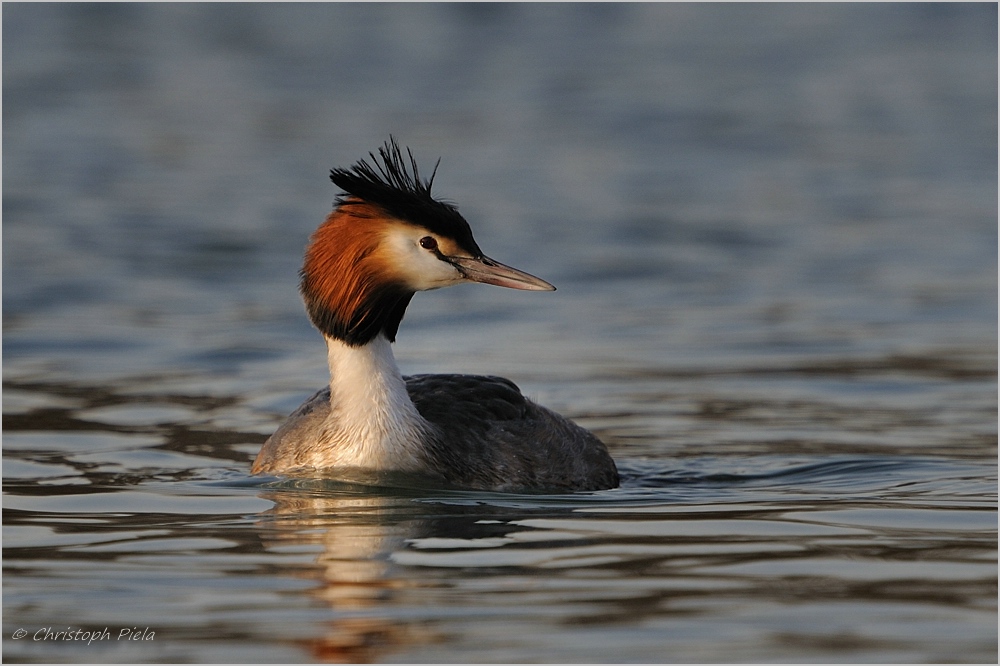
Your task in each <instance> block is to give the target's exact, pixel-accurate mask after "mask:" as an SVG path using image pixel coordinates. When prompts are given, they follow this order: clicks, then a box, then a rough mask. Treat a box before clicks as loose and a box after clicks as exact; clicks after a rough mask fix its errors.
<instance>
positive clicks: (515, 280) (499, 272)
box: [446, 257, 556, 291]
mask: <svg viewBox="0 0 1000 666" xmlns="http://www.w3.org/2000/svg"><path fill="white" fill-rule="evenodd" d="M446 259H447V261H448V262H450V263H451V264H452V265H453V266H454V267H455V268H457V269H458V270H459V272H460V273H461V274H462V276H463V277H465V279H466V280H471V281H472V282H482V283H483V284H492V285H496V286H498V287H508V288H509V289H525V290H527V291H555V289H556V288H555V287H553V286H552V285H551V284H549V283H548V282H546V281H545V280H542V279H541V278H536V277H535V276H534V275H529V274H528V273H525V272H524V271H519V270H517V269H516V268H511V267H510V266H505V265H504V264H501V263H500V262H499V261H494V260H493V259H490V258H489V257H447V258H446Z"/></svg>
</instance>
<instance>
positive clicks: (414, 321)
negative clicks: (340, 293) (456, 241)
mask: <svg viewBox="0 0 1000 666" xmlns="http://www.w3.org/2000/svg"><path fill="white" fill-rule="evenodd" d="M3 19H4V21H3V31H4V34H3V38H4V39H3V44H4V45H3V49H4V54H3V55H4V59H3V62H4V64H3V67H4V164H3V166H4V170H3V178H4V196H3V206H4V208H3V248H4V249H3V278H4V283H3V284H4V288H3V315H4V319H3V325H4V328H3V360H4V367H3V375H4V376H3V380H4V384H3V414H4V419H3V491H4V496H3V548H4V579H3V580H4V582H3V587H4V594H3V606H4V624H3V651H4V658H5V660H7V661H11V662H32V661H44V662H101V661H115V662H131V661H138V662H145V661H162V662H274V661H290V662H309V661H331V662H372V661H402V662H407V661H409V662H530V661H542V662H570V661H572V662H604V661H609V662H725V661H744V662H745V661H763V662H928V661H929V662H943V661H948V662H992V661H993V660H994V659H995V658H996V647H997V629H996V627H997V613H996V608H997V606H996V601H997V559H996V556H997V514H996V492H997V464H996V455H997V449H996V443H997V379H996V371H997V356H996V349H997V347H996V340H997V328H996V321H997V260H996V248H997V225H996V219H997V208H996V202H997V189H996V187H997V186H996V183H997V169H996V154H997V152H996V150H997V133H996V132H997V130H996V128H997V107H996V98H997V89H996V81H997V65H996V52H997V51H996V49H997V43H996V31H995V26H996V21H997V17H996V7H995V6H992V5H946V6H943V5H885V6H882V5H880V6H854V5H843V6H819V7H812V6H794V5H793V6H738V7H736V6H714V5H712V6H685V5H680V6H674V5H655V4H652V5H646V4H643V5H586V6H575V5H540V6H534V5H517V6H512V5H475V6H471V5H440V6H400V5H375V6H371V5H331V6H326V5H319V6H316V5H307V6H292V7H284V6H282V7H277V6H266V5H254V6H239V5H235V6H230V5H217V6H211V5H210V6H200V5H197V6H196V5H41V6H36V5H5V6H4V9H3ZM390 132H391V133H393V134H395V135H396V136H397V137H398V138H399V139H400V140H401V141H402V142H403V143H404V144H407V145H410V146H411V147H412V148H413V149H414V152H415V154H416V156H417V158H418V159H419V160H420V161H421V163H426V164H427V168H428V169H429V168H430V166H431V165H433V162H434V161H435V160H436V159H437V158H438V157H439V156H440V157H441V158H442V162H441V166H440V168H439V171H438V175H437V178H436V181H435V189H436V190H437V192H438V194H439V195H440V196H442V197H446V198H448V199H450V200H452V201H455V202H457V203H458V205H459V207H460V209H461V210H462V212H463V213H464V214H465V216H466V217H467V218H468V219H469V220H470V223H471V224H472V226H473V229H474V230H475V233H476V238H477V241H478V242H479V244H480V245H481V246H482V247H483V249H484V251H485V252H487V253H488V254H489V255H490V256H494V257H496V258H497V259H499V260H501V261H504V262H505V263H510V264H512V265H514V266H518V267H519V268H523V269H525V270H527V271H529V272H531V273H534V274H537V275H539V276H541V277H543V278H545V279H547V280H550V281H551V282H553V283H554V284H556V285H557V286H558V288H559V290H558V291H557V292H555V293H551V294H529V293H523V292H520V293H519V292H512V291H507V290H501V289H495V288H489V287H485V286H481V285H469V286H462V287H456V288H454V289H449V290H444V291H440V292H432V293H425V294H419V295H417V296H416V297H415V298H414V301H413V303H412V305H411V307H410V310H409V312H408V314H407V317H406V319H405V320H404V322H403V325H402V327H401V329H400V335H399V342H398V344H397V345H396V354H397V358H398V360H399V363H400V366H401V367H402V369H403V370H404V372H406V373H419V372H478V373H490V374H501V375H504V376H508V377H510V378H512V379H513V380H515V381H516V382H517V383H518V384H519V385H520V386H521V387H522V389H523V390H524V391H525V392H526V393H527V394H529V395H530V396H532V397H533V398H535V399H537V400H539V401H540V402H542V403H544V404H546V405H548V406H550V407H552V408H554V409H556V410H558V411H560V412H562V413H564V414H566V415H568V416H570V417H572V418H574V419H576V420H577V421H578V422H580V423H581V424H583V425H585V426H587V427H588V428H591V429H592V430H594V431H595V432H596V433H597V434H598V435H599V436H600V437H601V438H602V439H603V440H604V441H605V442H606V443H607V444H608V446H609V449H610V450H611V452H612V454H613V455H614V457H615V458H616V460H617V461H618V462H619V466H620V468H621V470H622V475H623V483H622V487H621V488H619V489H615V490H609V491H602V492H594V493H577V494H570V495H554V496H549V495H517V494H498V493H482V492H467V491H455V490H445V489H440V488H434V487H428V486H421V485H419V484H417V485H414V484H402V485H395V486H387V485H378V484H374V483H371V480H370V479H364V478H355V479H340V480H330V479H327V480H309V481H303V480H299V481H289V480H282V479H276V478H271V477H267V478H253V477H249V476H248V469H249V464H250V461H251V460H252V459H253V457H254V455H255V454H256V452H257V450H258V448H259V446H260V444H261V443H262V442H263V441H264V439H265V438H266V437H267V435H268V434H270V433H271V432H272V431H273V430H274V428H275V427H276V426H277V425H278V424H279V423H280V422H281V421H282V419H283V418H284V416H285V415H286V414H287V413H288V412H290V411H291V410H292V409H294V408H295V407H296V406H297V405H298V404H299V402H300V401H301V400H302V399H304V398H305V397H306V396H308V395H309V394H310V393H311V392H312V391H313V390H315V389H316V388H318V387H319V386H321V385H322V383H323V382H324V380H325V373H326V371H325V368H324V355H323V348H322V342H321V340H320V338H319V336H318V334H316V332H315V331H313V330H312V329H311V328H310V326H309V324H308V321H307V320H306V318H305V315H304V312H303V309H302V305H301V303H300V301H299V299H298V295H297V293H296V281H297V275H296V273H297V270H298V267H299V262H300V260H301V251H302V247H303V245H304V243H305V241H306V239H307V237H308V235H309V233H310V232H311V231H312V229H313V228H314V227H315V226H316V225H317V224H318V223H319V221H320V220H321V219H322V218H323V216H324V215H325V214H326V213H327V212H328V211H329V208H330V204H331V202H332V200H333V198H334V196H335V195H336V191H335V190H334V189H333V188H332V187H331V186H330V184H329V182H328V181H326V173H327V171H328V169H330V168H331V167H335V166H345V165H349V164H350V163H352V162H353V161H355V160H356V159H358V158H360V157H363V156H364V155H366V154H367V152H368V151H370V150H374V149H375V148H377V147H378V146H379V145H380V144H381V143H382V141H384V140H385V139H386V138H387V137H388V135H389V133H390ZM105 629H108V637H104V635H103V633H102V632H103V630H105ZM123 629H125V630H130V631H131V632H132V633H130V634H129V635H128V636H126V637H122V638H120V635H121V631H122V630H123ZM19 630H24V632H25V635H24V636H23V637H20V636H21V634H20V633H19ZM39 630H43V631H41V632H40V633H39ZM44 630H49V631H51V632H52V633H53V634H54V633H55V632H58V631H71V632H87V633H88V635H90V636H92V637H93V636H98V637H99V638H97V639H95V640H91V641H90V642H86V641H82V640H79V639H78V640H75V641H73V640H57V639H55V638H51V639H46V638H45V635H46V631H44ZM79 635H80V634H77V636H79ZM135 637H138V639H139V640H126V639H127V638H135ZM144 638H145V640H143V639H144Z"/></svg>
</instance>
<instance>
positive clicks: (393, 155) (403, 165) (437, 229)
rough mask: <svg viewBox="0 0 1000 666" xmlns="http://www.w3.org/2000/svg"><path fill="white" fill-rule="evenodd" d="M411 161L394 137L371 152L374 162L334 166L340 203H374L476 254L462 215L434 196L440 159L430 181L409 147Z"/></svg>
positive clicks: (397, 216) (398, 217)
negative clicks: (425, 178)
mask: <svg viewBox="0 0 1000 666" xmlns="http://www.w3.org/2000/svg"><path fill="white" fill-rule="evenodd" d="M406 154H407V157H409V164H407V160H404V158H403V153H402V151H401V150H400V148H399V144H398V143H396V139H395V138H393V137H392V136H390V137H389V140H388V141H386V142H385V144H384V145H383V146H382V147H381V148H379V149H378V156H376V155H375V154H374V153H368V155H369V156H370V157H371V160H372V161H371V163H369V162H367V161H365V160H363V159H362V160H358V161H357V162H356V163H355V164H354V165H353V166H352V167H351V168H350V169H343V168H338V169H332V170H331V171H330V180H332V181H333V184H334V185H336V186H337V187H339V188H340V189H341V190H343V191H344V194H343V195H341V196H340V197H339V198H338V199H337V205H338V206H350V205H351V204H352V203H354V202H353V201H352V199H360V200H361V201H363V202H365V203H368V204H374V205H376V206H378V207H380V208H382V209H383V210H385V211H386V212H387V213H389V214H390V215H392V216H393V217H395V218H397V219H399V220H401V221H402V222H407V223H409V224H415V225H418V226H422V227H424V228H426V229H427V230H429V231H432V232H434V233H436V234H439V235H441V236H446V237H448V238H451V239H453V240H455V241H456V242H457V243H458V244H459V245H460V246H462V247H463V248H465V249H466V250H467V251H468V252H469V253H471V254H472V255H473V256H481V255H482V251H481V250H480V249H479V246H478V245H477V244H476V241H475V239H474V238H473V237H472V230H471V229H470V228H469V223H468V222H466V220H465V218H464V217H462V214H461V213H459V212H458V209H457V208H455V206H453V205H452V204H450V203H447V202H445V201H441V200H438V199H435V198H434V197H433V196H431V185H432V183H433V182H434V176H435V175H436V174H437V168H438V164H440V163H441V160H440V159H439V160H438V162H437V164H435V165H434V171H432V172H431V177H430V178H429V179H427V180H421V179H420V170H419V169H418V167H417V161H416V159H414V157H413V153H412V152H411V151H410V149H409V148H407V149H406Z"/></svg>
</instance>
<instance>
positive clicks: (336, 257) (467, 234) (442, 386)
mask: <svg viewBox="0 0 1000 666" xmlns="http://www.w3.org/2000/svg"><path fill="white" fill-rule="evenodd" d="M371 157H372V160H373V162H374V166H372V165H371V164H369V163H367V162H365V161H359V162H358V163H356V164H355V165H354V166H353V167H352V168H351V169H349V170H347V169H335V170H333V171H332V172H331V179H332V180H333V182H334V184H336V185H337V186H338V187H340V188H341V189H342V190H343V191H344V193H345V194H343V195H342V196H341V197H340V198H339V199H338V201H337V205H336V208H335V210H334V211H333V213H331V214H330V216H329V217H328V218H327V219H326V221H325V222H324V223H323V224H322V225H321V226H320V227H319V229H317V231H316V233H315V234H313V237H312V239H311V240H310V243H309V246H308V247H307V249H306V257H305V262H304V265H303V268H302V272H301V277H302V281H301V285H300V287H301V292H302V295H303V299H304V300H305V303H306V309H307V311H308V313H309V316H310V318H311V320H312V322H313V324H314V325H315V326H316V327H317V328H318V329H319V330H320V332H321V333H323V336H324V338H325V339H326V345H327V363H328V366H329V369H330V385H329V386H328V387H327V388H324V389H323V390H321V391H319V392H317V393H316V394H315V395H313V396H312V397H311V398H309V399H308V400H307V401H306V402H305V403H303V404H302V406H301V407H299V408H298V409H297V410H296V411H295V412H294V413H292V415H291V416H290V417H289V418H288V420H287V421H286V422H285V423H284V424H283V425H282V426H281V427H279V428H278V430H277V431H276V432H275V433H274V434H273V435H272V436H271V437H270V438H269V439H268V440H267V441H266V442H265V443H264V446H263V447H262V448H261V450H260V453H259V454H258V455H257V459H256V460H255V461H254V464H253V468H252V472H253V473H254V474H259V473H270V474H283V475H294V476H302V475H310V476H315V475H322V474H323V473H324V471H328V470H337V469H339V470H346V469H351V468H355V469H363V470H371V471H386V472H391V471H398V472H407V473H413V474H418V475H422V476H426V477H429V478H432V479H435V480H438V481H440V482H442V483H445V484H447V485H451V486H456V487H461V488H469V489H482V490H501V491H569V490H599V489H605V488H614V487H616V486H617V485H618V471H617V468H616V467H615V463H614V461H613V460H612V458H611V456H610V455H609V454H608V451H607V449H606V448H605V446H604V444H603V443H602V442H601V441H600V440H599V439H598V438H597V437H596V436H594V435H593V434H592V433H590V432H589V431H587V430H586V429H584V428H582V427H580V426H578V425H577V424H575V423H573V422H572V421H570V420H569V419H566V418H564V417H562V416H560V415H559V414H556V413H555V412H552V411H550V410H548V409H546V408H545V407H542V406H541V405H538V404H536V403H534V402H532V401H530V400H528V399H527V398H525V397H524V396H523V395H522V394H521V392H520V390H519V389H518V388H517V386H516V385H515V384H514V383H513V382H511V381H509V380H507V379H503V378H500V377H487V376H477V375H454V374H449V375H416V376H412V377H403V376H402V375H401V373H400V372H399V368H398V367H397V366H396V362H395V359H394V357H393V354H392V347H391V343H392V342H393V341H394V340H395V336H396V332H397V330H398V328H399V323H400V321H401V320H402V318H403V314H404V313H405V310H406V307H407V305H408V304H409V302H410V299H411V298H412V296H413V295H414V293H415V292H417V291H425V290H429V289H437V288H440V287H446V286H450V285H453V284H459V283H461V282H469V281H472V282H482V283H485V284H493V285H497V286H503V287H509V288H514V289H525V290H532V291H551V290H553V289H555V287H553V286H552V285H550V284H549V283H548V282H545V281H544V280H541V279H539V278H536V277H534V276H532V275H529V274H527V273H524V272H523V271H519V270H517V269H514V268H511V267H509V266H505V265H503V264H501V263H499V262H496V261H494V260H492V259H490V258H488V257H486V256H485V255H484V254H483V253H482V251H481V250H480V249H479V246H478V245H477V244H476V242H475V240H474V239H473V237H472V231H471V229H470V228H469V225H468V222H466V221H465V219H464V218H463V217H462V216H461V215H460V214H459V213H458V211H457V210H456V209H455V208H454V206H452V205H450V204H447V203H444V202H442V201H439V200H436V199H434V198H432V197H431V194H430V188H431V183H432V181H433V175H432V176H431V178H430V179H429V180H427V181H422V180H421V179H420V177H419V173H418V170H417V166H416V163H415V161H414V160H413V156H412V154H411V155H410V156H409V158H410V159H409V161H410V168H409V169H408V168H407V166H406V164H405V162H404V161H403V158H402V154H401V152H400V150H399V147H398V145H397V144H396V142H395V141H394V140H390V141H389V142H388V143H386V145H385V146H384V147H382V148H381V149H380V150H379V157H376V156H375V155H372V156H371ZM379 158H381V159H379Z"/></svg>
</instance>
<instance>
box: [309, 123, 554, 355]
mask: <svg viewBox="0 0 1000 666" xmlns="http://www.w3.org/2000/svg"><path fill="white" fill-rule="evenodd" d="M407 155H408V156H409V168H407V165H406V163H405V162H404V160H403V156H402V153H401V152H400V150H399V146H398V144H397V143H396V141H395V139H391V138H390V140H389V142H387V143H386V144H385V145H384V146H383V147H381V148H379V156H378V157H376V156H375V155H374V154H371V153H370V156H371V158H372V161H373V163H374V166H373V165H372V164H369V163H368V162H366V161H364V160H360V161H358V162H357V163H356V164H355V165H354V166H353V167H351V168H350V169H334V170H332V171H331V172H330V179H331V180H332V181H333V183H334V184H335V185H337V186H338V187H339V188H340V189H342V190H343V191H344V194H343V195H341V196H340V197H339V198H338V200H337V203H336V208H335V209H334V211H333V212H332V213H331V214H330V216H329V217H327V219H326V221H325V222H324V223H323V224H322V225H320V227H319V229H317V230H316V233H314V234H313V236H312V238H311V240H310V242H309V246H308V247H307V248H306V256H305V263H304V264H303V266H302V282H301V285H300V286H301V291H302V297H303V299H304V300H305V302H306V309H307V310H308V312H309V317H310V318H311V319H312V322H313V324H314V325H315V326H316V327H317V328H318V329H319V330H320V331H321V332H323V333H324V334H325V335H327V336H329V337H332V338H336V339H339V340H343V341H344V342H346V343H348V344H350V345H353V346H360V345H364V344H367V343H368V342H370V341H371V340H372V339H374V338H375V337H376V336H377V335H379V334H380V333H381V334H383V335H385V337H386V338H387V339H388V340H389V341H390V342H391V341H393V340H394V339H395V337H396V331H397V329H398V328H399V322H400V321H401V320H402V319H403V314H404V313H405V311H406V306H407V305H408V304H409V302H410V298H412V296H413V294H414V293H415V292H417V291H425V290H428V289H438V288H440V287H447V286H450V285H453V284H459V283H461V282H482V283H485V284H493V285H497V286H500V287H509V288H511V289H527V290H533V291H552V290H553V289H555V287H553V286H552V285H551V284H549V283H548V282H545V281H544V280H541V279H539V278H536V277H534V276H533V275H529V274H527V273H525V272H523V271H519V270H517V269H516V268H511V267H510V266H505V265H503V264H501V263H500V262H497V261H494V260H493V259H490V258H489V257H487V256H485V255H484V254H483V252H482V250H480V249H479V245H477V244H476V241H475V239H474V238H473V237H472V230H471V229H470V228H469V223H468V222H466V221H465V218H464V217H462V215H461V214H460V213H459V212H458V210H457V209H456V208H455V207H454V206H453V205H451V204H449V203H447V202H444V201H440V200H438V199H434V198H433V197H432V196H431V183H432V182H433V180H434V173H432V174H431V177H430V178H429V179H428V180H426V181H423V180H421V179H420V175H419V172H418V170H417V164H416V161H415V160H414V159H413V154H412V153H411V152H410V151H409V150H407ZM434 172H435V173H436V172H437V166H435V168H434Z"/></svg>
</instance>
